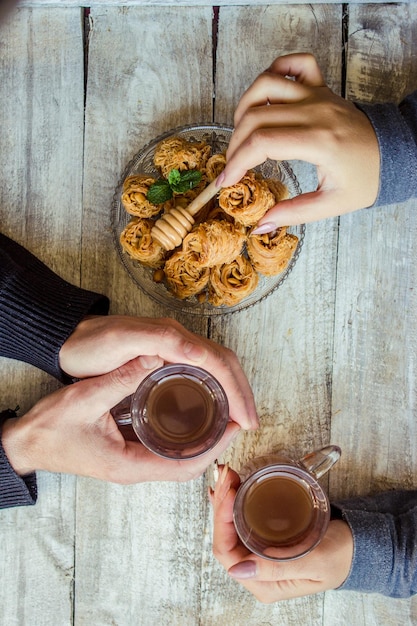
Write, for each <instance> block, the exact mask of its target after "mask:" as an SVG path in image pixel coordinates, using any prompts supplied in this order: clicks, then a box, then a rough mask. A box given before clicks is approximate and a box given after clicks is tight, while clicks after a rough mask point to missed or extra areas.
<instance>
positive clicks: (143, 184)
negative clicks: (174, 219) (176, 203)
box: [121, 174, 171, 218]
mask: <svg viewBox="0 0 417 626" xmlns="http://www.w3.org/2000/svg"><path fill="white" fill-rule="evenodd" d="M154 182H155V178H152V177H151V176H148V175H140V174H138V175H134V176H128V177H127V178H126V180H125V181H124V183H123V191H122V197H121V201H122V204H123V206H124V208H125V209H126V211H127V213H129V214H130V215H135V216H136V217H144V218H147V217H153V216H155V215H158V213H160V212H161V210H164V209H165V210H169V208H170V207H171V204H170V203H169V202H165V203H164V204H152V203H151V202H149V200H147V199H146V194H147V193H148V191H149V187H150V186H151V185H153V183H154Z"/></svg>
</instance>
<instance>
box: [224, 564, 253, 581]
mask: <svg viewBox="0 0 417 626" xmlns="http://www.w3.org/2000/svg"><path fill="white" fill-rule="evenodd" d="M228 574H229V575H230V576H231V577H232V578H242V579H244V578H254V577H255V576H256V563H255V561H242V562H241V563H236V565H232V567H231V568H230V569H229V570H228Z"/></svg>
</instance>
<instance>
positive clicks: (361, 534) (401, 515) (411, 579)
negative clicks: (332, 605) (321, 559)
mask: <svg viewBox="0 0 417 626" xmlns="http://www.w3.org/2000/svg"><path fill="white" fill-rule="evenodd" d="M332 508H333V512H334V513H336V515H335V516H336V517H341V518H342V519H344V520H345V521H346V522H347V523H348V524H349V526H350V529H351V531H352V534H353V541H354V553H353V561H352V566H351V570H350V573H349V576H348V577H347V579H346V580H345V582H344V583H343V585H342V586H341V587H339V589H340V590H351V591H360V592H365V593H380V594H382V595H384V596H390V597H392V598H406V597H409V596H412V595H414V594H416V593H417V491H402V490H399V491H387V492H383V493H379V494H377V495H375V496H368V497H362V498H352V499H350V500H345V501H342V502H338V503H334V504H333V507H332Z"/></svg>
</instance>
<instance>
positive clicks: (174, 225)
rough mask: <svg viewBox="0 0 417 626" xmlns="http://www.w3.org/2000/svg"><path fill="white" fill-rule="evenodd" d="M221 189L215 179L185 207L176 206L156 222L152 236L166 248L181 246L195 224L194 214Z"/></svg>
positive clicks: (171, 248)
mask: <svg viewBox="0 0 417 626" xmlns="http://www.w3.org/2000/svg"><path fill="white" fill-rule="evenodd" d="M220 189H221V187H216V179H215V180H213V181H212V182H211V183H210V184H209V185H208V186H207V187H205V189H203V191H202V192H201V193H200V194H198V196H196V197H195V198H194V200H193V201H192V202H190V204H189V205H188V206H187V207H186V208H185V209H184V208H182V207H175V208H173V209H171V210H170V211H168V212H167V213H164V215H163V216H162V217H161V218H160V219H159V220H157V221H156V222H155V225H154V226H153V228H152V230H151V236H152V238H153V239H154V240H155V241H157V242H158V243H159V244H160V245H161V246H162V247H163V248H165V250H173V249H174V248H176V247H177V246H179V245H180V244H181V243H182V240H183V239H184V237H185V236H186V235H187V233H189V232H190V230H191V229H192V227H193V225H194V224H195V220H194V218H193V216H194V215H195V214H196V213H198V212H199V210H200V209H201V208H202V207H203V206H204V205H205V204H207V202H208V201H209V200H211V199H212V198H213V197H214V196H215V195H216V193H217V192H218V191H220Z"/></svg>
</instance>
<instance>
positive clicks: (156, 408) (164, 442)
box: [111, 364, 229, 460]
mask: <svg viewBox="0 0 417 626" xmlns="http://www.w3.org/2000/svg"><path fill="white" fill-rule="evenodd" d="M111 414H112V416H113V418H114V420H115V421H116V423H117V425H118V426H119V428H120V430H122V432H123V427H126V426H128V427H129V426H130V427H131V428H133V430H134V433H135V435H136V437H137V438H138V439H139V440H140V441H141V443H143V445H144V446H146V447H147V448H148V449H149V450H151V451H152V452H154V453H155V454H157V455H158V456H161V457H164V458H167V459H177V460H183V459H192V458H195V457H197V456H200V455H201V454H204V453H205V452H207V451H208V450H211V449H212V448H213V447H214V446H215V445H216V443H218V441H219V440H220V439H221V437H222V435H223V434H224V432H225V430H226V426H227V423H228V421H229V403H228V400H227V396H226V393H225V391H224V389H223V387H222V386H221V385H220V383H219V382H218V381H217V380H216V379H215V378H214V377H213V376H212V375H211V374H210V373H209V372H207V371H206V370H203V369H201V368H199V367H195V366H192V365H186V364H172V365H164V366H163V367H160V368H158V369H157V370H154V371H153V372H151V373H150V374H149V375H148V376H147V377H146V378H144V380H143V381H142V382H141V383H140V385H139V386H138V388H137V390H136V391H135V393H134V394H133V395H131V396H129V397H128V398H125V399H124V400H122V401H121V402H120V403H119V404H117V405H116V406H115V407H113V409H111Z"/></svg>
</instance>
